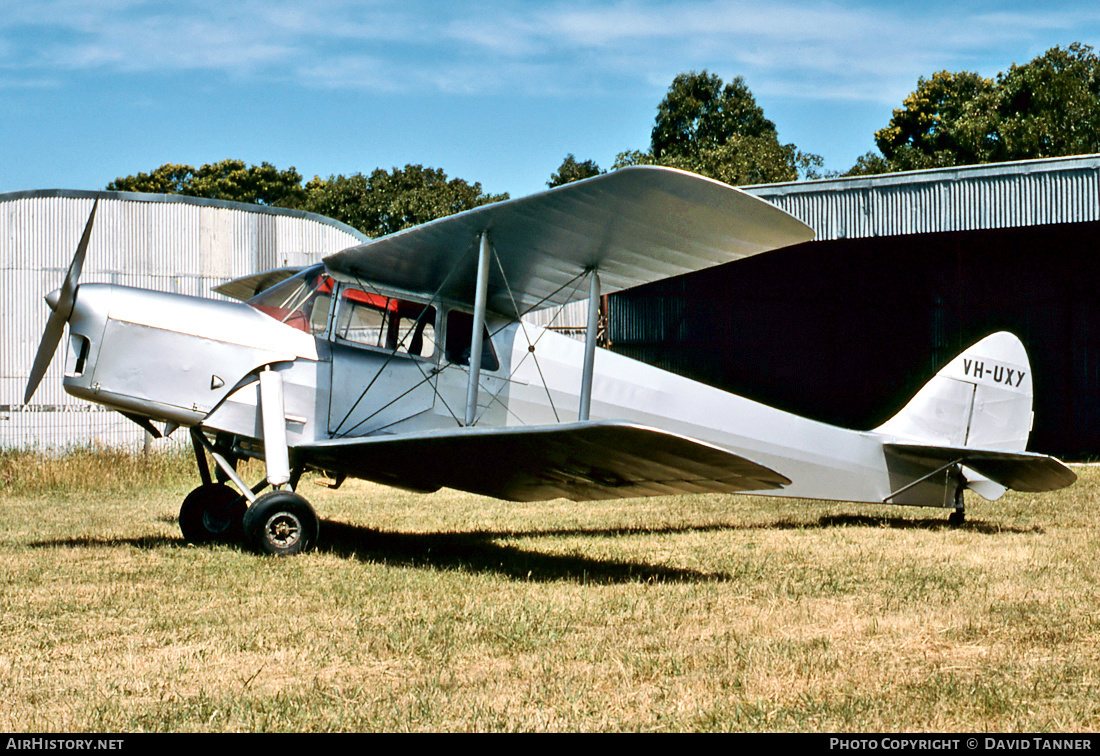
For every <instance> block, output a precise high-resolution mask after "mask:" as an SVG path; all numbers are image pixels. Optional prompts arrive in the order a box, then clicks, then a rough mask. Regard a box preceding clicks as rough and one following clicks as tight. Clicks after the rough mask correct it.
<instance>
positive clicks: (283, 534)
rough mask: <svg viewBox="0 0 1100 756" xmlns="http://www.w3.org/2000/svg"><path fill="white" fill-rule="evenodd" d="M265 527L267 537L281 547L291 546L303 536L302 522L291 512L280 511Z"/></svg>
mask: <svg viewBox="0 0 1100 756" xmlns="http://www.w3.org/2000/svg"><path fill="white" fill-rule="evenodd" d="M264 527H265V529H266V531H267V537H268V538H269V539H270V540H271V542H272V543H274V544H276V545H278V546H279V548H283V549H286V548H289V547H291V546H293V545H294V544H296V543H297V542H298V539H300V538H301V537H302V523H301V522H299V521H298V518H297V517H295V516H294V515H292V514H290V513H289V512H279V513H278V514H276V515H275V516H273V517H272V518H271V519H270V520H268V521H267V525H265V526H264Z"/></svg>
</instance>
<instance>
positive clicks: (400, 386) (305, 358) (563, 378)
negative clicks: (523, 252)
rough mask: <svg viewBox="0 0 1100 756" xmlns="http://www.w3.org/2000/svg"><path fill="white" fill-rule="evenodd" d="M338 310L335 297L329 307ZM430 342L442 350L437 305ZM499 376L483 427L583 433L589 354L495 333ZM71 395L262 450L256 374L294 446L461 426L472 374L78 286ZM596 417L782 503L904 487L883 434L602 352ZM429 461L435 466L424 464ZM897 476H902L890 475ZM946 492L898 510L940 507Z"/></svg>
mask: <svg viewBox="0 0 1100 756" xmlns="http://www.w3.org/2000/svg"><path fill="white" fill-rule="evenodd" d="M334 299H335V298H334ZM438 309H439V314H438V325H437V330H436V334H435V338H436V339H437V342H438V343H442V342H443V340H444V339H446V333H445V332H444V330H443V329H444V328H445V326H444V323H445V322H446V318H445V317H444V315H445V313H446V312H447V311H448V309H449V308H448V305H447V304H446V303H442V305H440V306H439V308H438ZM487 325H488V330H489V332H490V334H491V339H492V345H493V349H494V350H495V353H496V355H497V357H498V358H499V360H498V361H499V367H498V368H497V369H495V370H485V369H484V368H483V370H482V373H481V380H480V384H479V388H480V390H479V393H478V409H477V419H476V421H475V424H477V425H491V426H501V425H538V424H547V423H554V422H572V421H576V420H577V414H578V400H579V393H580V387H581V371H582V368H581V366H582V363H583V350H584V345H583V344H582V343H580V342H578V341H574V340H572V339H569V338H567V337H564V336H562V335H559V334H557V333H554V332H552V331H549V330H545V329H542V328H539V327H537V326H532V325H528V324H525V323H517V322H508V321H506V320H504V319H501V318H493V317H492V316H491V315H490V317H489V319H488V321H487ZM69 328H70V349H69V353H68V357H67V362H66V374H65V379H64V385H65V389H66V391H68V392H69V393H70V394H72V395H74V396H78V397H81V398H83V399H86V400H88V401H92V402H97V403H99V404H103V405H106V406H108V407H111V408H113V409H116V410H120V411H123V412H126V413H130V414H133V415H139V416H142V417H146V418H150V419H152V420H158V421H164V422H167V423H171V424H175V425H179V426H184V427H188V426H196V425H201V426H202V427H203V428H205V429H208V430H211V431H224V432H227V433H231V434H234V435H236V436H238V437H240V438H242V439H245V440H248V439H254V440H260V439H262V436H263V433H262V421H261V416H260V412H259V404H260V398H259V397H260V393H259V382H258V380H257V373H258V371H259V370H260V369H262V368H263V367H264V366H271V367H272V369H274V370H277V371H279V372H280V373H281V375H282V379H283V385H284V411H285V416H286V428H287V439H288V443H289V445H290V447H291V448H293V447H294V446H295V445H298V444H303V443H308V442H312V441H317V440H322V439H328V438H332V437H335V436H365V435H372V434H396V433H403V432H411V431H425V430H431V429H434V428H454V427H455V426H456V425H461V424H462V416H463V412H462V408H463V406H464V401H465V396H466V388H467V380H468V368H467V367H466V366H464V365H461V364H455V363H453V362H451V361H449V360H448V359H447V356H446V354H445V353H444V350H443V349H440V348H436V349H434V350H433V352H432V354H431V355H430V356H428V357H421V356H415V357H414V356H410V355H405V354H396V353H394V352H393V351H387V350H383V349H377V348H372V347H365V346H361V345H353V344H348V343H343V342H341V341H339V340H338V339H335V338H334V337H333V334H332V331H331V329H329V330H328V331H326V332H324V333H320V334H317V335H311V334H310V333H306V332H303V331H302V330H298V329H296V328H293V327H291V326H289V325H286V324H284V323H281V322H279V321H278V320H276V319H274V318H272V317H269V316H268V315H266V314H264V313H262V312H260V311H259V310H257V309H255V308H253V307H252V306H250V305H248V304H245V303H243V302H228V301H215V300H211V299H204V298H198V297H190V296H183V295H178V294H168V293H161V292H154V291H147V290H142V289H134V288H128V287H122V286H113V285H104V284H82V285H81V286H80V288H79V291H78V294H77V298H76V304H75V307H74V313H73V315H72V317H71V318H70V322H69ZM594 374H595V378H594V382H593V387H592V406H591V419H593V420H598V419H615V420H627V421H632V422H636V423H639V424H642V425H648V426H652V427H656V428H661V429H664V430H667V431H671V432H674V433H678V434H682V435H684V436H688V437H691V438H695V439H699V440H702V441H706V442H710V443H712V444H715V445H717V446H721V447H724V448H726V449H728V450H730V451H732V452H734V453H736V454H738V455H740V456H743V457H745V458H747V459H749V460H752V461H754V462H757V463H759V464H762V465H765V466H766V467H769V468H771V469H773V470H775V471H777V472H779V473H781V474H783V475H785V476H786V477H788V478H790V479H791V480H792V481H794V482H793V483H792V484H791V485H790V486H789V487H787V488H784V489H783V490H781V491H775V492H774V493H775V494H776V495H780V496H791V497H806V498H817V499H822V498H824V499H840V500H848V501H866V502H876V503H877V502H882V501H883V500H884V499H885V498H886V497H888V496H889V495H890V494H891V491H892V490H896V486H897V481H898V479H899V478H898V476H897V470H893V471H892V470H889V469H888V468H887V460H886V459H885V455H884V450H883V443H884V441H886V440H889V439H888V438H887V437H884V436H882V435H880V434H877V433H874V432H859V431H851V430H846V429H842V428H837V427H834V426H830V425H826V424H823V423H819V422H815V421H812V420H808V419H805V418H802V417H798V416H796V415H792V414H790V413H786V412H782V411H780V410H776V409H774V408H770V407H767V406H764V405H762V404H759V403H757V402H753V401H750V400H748V399H745V398H743V397H739V396H735V395H732V394H729V393H727V392H724V391H721V390H718V389H715V388H712V387H709V386H706V385H704V384H701V383H698V382H695V381H692V380H689V379H687V378H684V377H681V376H677V375H674V374H672V373H669V372H667V371H664V370H660V369H658V368H655V367H652V366H649V365H645V364H643V363H640V362H637V361H635V360H631V359H629V358H626V357H623V356H621V355H618V354H614V353H612V352H609V351H606V350H598V352H597V356H596V361H595V373H594ZM427 463H430V461H429V462H427ZM892 472H893V473H894V474H893V475H892V474H891V473H892ZM943 496H944V494H943V487H942V486H935V485H929V486H924V485H921V486H917V487H915V488H914V489H912V490H911V491H909V492H907V494H906V495H905V496H904V497H900V498H898V499H896V500H895V501H896V503H913V504H921V505H925V506H929V505H937V506H945V505H948V504H949V503H950V502H945V501H942V499H943Z"/></svg>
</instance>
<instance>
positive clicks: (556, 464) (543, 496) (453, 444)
mask: <svg viewBox="0 0 1100 756" xmlns="http://www.w3.org/2000/svg"><path fill="white" fill-rule="evenodd" d="M295 451H296V453H297V454H299V455H302V456H304V458H305V459H306V460H307V461H308V463H309V464H311V465H313V466H316V467H319V468H322V469H325V470H333V471H336V472H342V473H347V474H349V475H353V476H355V477H360V478H365V479H367V480H373V481H376V482H378V483H385V484H388V485H395V486H398V487H402V488H408V489H412V490H415V491H434V490H437V489H439V488H442V487H444V486H445V487H448V488H455V489H458V490H461V491H469V492H470V493H476V494H483V495H486V496H493V497H496V498H498V499H506V500H509V501H543V500H547V499H556V498H566V499H572V500H573V501H589V500H596V499H616V498H630V497H635V496H661V495H667V494H684V493H734V492H743V491H761V490H770V489H777V488H783V487H784V486H786V485H788V484H790V482H791V481H790V480H789V479H787V478H785V477H784V476H782V475H780V474H779V473H777V472H775V471H774V470H771V469H769V468H767V467H764V466H763V465H759V464H757V463H755V462H751V461H750V460H747V459H745V458H743V457H739V456H737V455H736V454H731V453H730V452H728V451H725V450H724V449H720V448H718V447H716V446H711V445H710V444H706V443H703V442H701V441H696V440H693V439H690V438H686V437H684V436H678V435H675V434H672V433H666V432H664V431H660V430H656V429H653V428H646V427H642V426H638V425H632V424H629V423H620V422H614V421H602V422H588V423H568V424H561V425H543V426H518V427H509V428H481V427H473V428H456V429H453V430H448V431H429V432H423V433H410V434H405V435H400V436H368V437H361V438H339V439H330V440H327V441H319V442H316V443H312V444H306V445H303V446H298V447H296V449H295Z"/></svg>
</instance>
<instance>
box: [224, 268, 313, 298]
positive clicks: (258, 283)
mask: <svg viewBox="0 0 1100 756" xmlns="http://www.w3.org/2000/svg"><path fill="white" fill-rule="evenodd" d="M301 271H302V269H301V268H275V269H274V270H265V271H262V272H260V273H253V274H252V275H250V276H241V277H240V278H234V279H233V280H232V281H226V282H225V283H223V284H221V285H220V286H215V287H214V288H213V289H212V291H216V292H217V293H218V294H224V295H225V296H227V297H232V298H233V299H240V300H241V301H244V300H246V299H252V297H254V296H256V295H257V294H259V293H260V292H261V291H264V290H265V289H270V288H271V287H272V286H274V285H275V284H278V283H282V282H283V281H285V280H287V279H288V278H290V277H292V276H295V275H297V274H298V273H300V272H301Z"/></svg>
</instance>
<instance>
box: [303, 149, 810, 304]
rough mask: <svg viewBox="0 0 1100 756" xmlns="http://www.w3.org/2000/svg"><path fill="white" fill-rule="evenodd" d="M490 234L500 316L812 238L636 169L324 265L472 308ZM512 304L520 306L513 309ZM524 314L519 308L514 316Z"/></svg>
mask: <svg viewBox="0 0 1100 756" xmlns="http://www.w3.org/2000/svg"><path fill="white" fill-rule="evenodd" d="M486 231H487V232H488V233H489V237H490V240H491V243H492V247H493V250H494V252H495V253H496V259H497V261H499V265H497V264H496V263H494V264H493V265H491V266H490V277H489V286H488V309H489V310H491V311H494V312H497V313H500V314H502V315H505V316H513V315H517V314H523V313H526V312H528V311H530V310H532V309H538V308H540V307H549V306H552V305H560V304H565V303H567V302H570V301H573V300H575V299H584V298H586V297H587V296H588V291H587V287H585V286H578V285H576V283H577V282H578V280H579V279H580V277H581V276H583V274H584V273H585V272H586V271H588V270H592V269H598V270H599V274H600V281H601V287H602V292H603V293H604V294H610V293H613V292H615V291H619V290H621V289H626V288H630V287H632V286H638V285H640V284H644V283H650V282H652V281H657V280H660V279H663V278H668V277H670V276H675V275H679V274H682V273H689V272H692V271H695V270H702V269H704V268H708V267H710V266H712V265H718V264H720V263H725V262H730V261H732V260H737V259H740V258H742V257H747V256H749V255H754V254H757V253H760V252H766V251H768V250H771V249H777V248H779V247H785V246H788V245H791V244H798V243H801V242H805V241H809V240H810V239H812V238H813V237H814V232H813V230H812V229H810V227H809V226H807V225H806V224H804V223H803V222H802V221H800V220H798V219H796V218H794V217H793V216H791V215H789V214H788V213H786V212H784V211H783V210H780V209H779V208H777V207H775V206H774V205H771V204H769V203H767V202H765V201H764V200H761V199H758V198H757V197H754V196H752V195H750V194H747V193H745V192H742V191H740V190H739V189H734V188H733V187H731V186H727V185H726V184H723V183H721V182H718V181H714V180H712V179H708V178H704V177H702V176H697V175H695V174H692V173H686V172H684V171H678V170H674V169H671V168H660V167H656V166H635V167H631V168H623V169H621V170H618V171H613V172H611V173H607V174H604V175H602V176H596V177H594V178H590V179H587V180H584V181H577V182H574V183H572V184H566V185H564V186H559V187H556V188H554V189H551V190H549V191H546V192H541V193H539V194H534V195H531V196H529V197H522V198H519V199H514V200H506V201H504V202H498V203H495V204H492V205H485V206H483V207H479V208H475V209H473V210H468V211H466V212H463V213H459V214H457V215H452V216H449V217H446V218H441V219H439V220H435V221H432V222H430V223H425V224H423V225H421V226H416V227H414V228H410V229H406V230H404V231H399V232H397V233H395V234H390V235H389V236H384V237H381V238H378V239H374V240H371V241H369V242H367V243H365V244H362V245H360V246H358V247H352V248H350V249H346V250H344V251H343V252H338V253H336V254H334V255H330V256H329V257H326V258H325V264H326V265H327V266H328V268H329V270H330V271H331V272H332V273H333V275H336V276H338V277H344V278H348V279H362V280H366V281H372V282H375V283H378V284H383V285H390V286H395V287H398V288H400V289H404V290H406V291H413V292H431V293H438V295H439V296H441V297H443V298H446V299H450V300H452V301H456V302H463V303H467V304H472V303H473V301H474V288H475V287H474V285H475V281H476V278H477V276H476V265H477V244H478V239H479V238H480V236H481V234H482V233H483V232H486ZM513 301H514V303H515V304H514V305H513ZM517 310H518V313H517Z"/></svg>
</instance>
